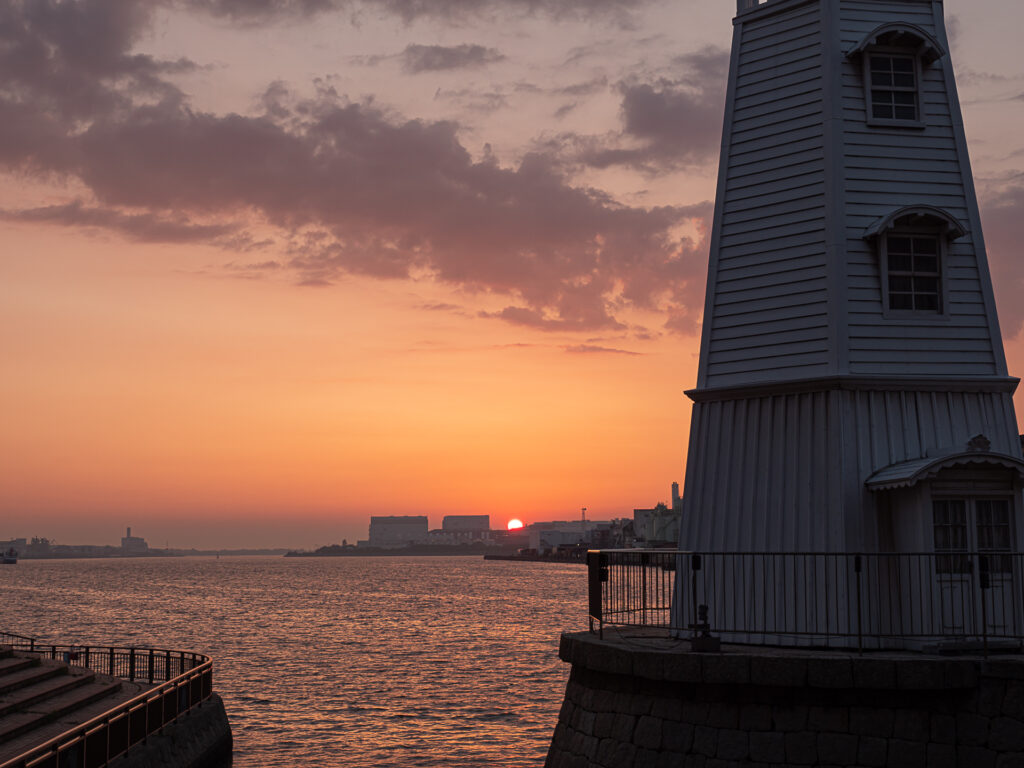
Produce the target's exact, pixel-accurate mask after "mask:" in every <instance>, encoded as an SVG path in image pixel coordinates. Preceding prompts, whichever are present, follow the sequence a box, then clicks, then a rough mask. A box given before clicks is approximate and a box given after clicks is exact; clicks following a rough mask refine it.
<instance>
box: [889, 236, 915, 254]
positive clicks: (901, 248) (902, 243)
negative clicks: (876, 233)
mask: <svg viewBox="0 0 1024 768" xmlns="http://www.w3.org/2000/svg"><path fill="white" fill-rule="evenodd" d="M888 242H889V255H890V256H892V255H893V254H894V253H910V252H911V242H912V241H911V239H910V238H909V237H897V236H895V235H889V240H888Z"/></svg>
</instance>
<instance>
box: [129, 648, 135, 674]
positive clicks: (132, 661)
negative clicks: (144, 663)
mask: <svg viewBox="0 0 1024 768" xmlns="http://www.w3.org/2000/svg"><path fill="white" fill-rule="evenodd" d="M128 679H129V680H132V681H134V680H135V648H134V647H133V648H129V649H128Z"/></svg>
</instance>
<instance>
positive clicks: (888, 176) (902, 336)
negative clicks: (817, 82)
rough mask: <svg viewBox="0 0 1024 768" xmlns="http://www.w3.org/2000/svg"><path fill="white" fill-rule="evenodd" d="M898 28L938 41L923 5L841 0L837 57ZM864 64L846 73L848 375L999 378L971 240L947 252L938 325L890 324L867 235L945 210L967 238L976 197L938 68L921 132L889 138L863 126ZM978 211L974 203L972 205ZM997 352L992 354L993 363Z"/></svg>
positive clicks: (927, 90) (896, 320)
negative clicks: (899, 212) (925, 211)
mask: <svg viewBox="0 0 1024 768" xmlns="http://www.w3.org/2000/svg"><path fill="white" fill-rule="evenodd" d="M895 21H903V22H908V23H911V24H915V25H917V26H918V27H920V28H922V29H924V30H925V31H927V32H929V33H930V34H932V35H934V36H936V37H939V38H940V39H941V37H942V35H941V30H936V29H935V22H934V17H933V13H932V7H931V5H930V4H929V3H910V2H899V0H877V1H872V0H841V2H840V35H841V45H840V48H841V50H843V51H848V50H850V49H851V48H853V47H855V46H856V45H857V44H858V43H859V42H860V41H861V40H862V39H863V37H864V36H865V35H867V34H868V33H869V32H871V30H873V29H875V28H876V27H877V26H878V25H880V24H884V23H888V22H895ZM863 80H864V77H863V72H862V69H861V62H860V59H859V58H858V59H855V60H844V61H843V63H842V83H843V86H842V88H843V94H842V99H843V118H844V121H843V122H844V129H843V135H844V141H843V150H844V158H843V159H844V163H843V173H844V175H845V188H846V192H847V194H846V198H847V204H846V211H845V215H846V219H845V220H846V238H847V240H846V243H847V261H846V280H847V286H848V294H847V311H848V318H849V358H848V360H849V363H848V365H849V372H850V373H856V374H879V375H938V374H945V375H966V376H972V375H993V374H998V373H999V370H998V367H997V360H998V359H1000V358H1001V356H1002V353H1001V341H1000V340H999V338H998V336H997V334H995V333H994V329H993V328H990V327H989V322H988V315H989V309H990V308H989V307H987V306H986V299H985V291H984V290H983V285H982V282H981V281H982V279H984V278H983V276H982V273H981V272H980V271H979V268H978V259H979V258H982V259H983V258H984V254H983V253H978V252H977V251H978V249H977V247H976V243H975V239H974V238H973V237H972V235H971V233H970V232H968V234H967V235H966V236H964V237H962V238H959V239H958V240H956V241H954V242H953V243H952V244H951V247H950V252H949V254H948V259H947V261H946V263H945V265H944V270H943V281H944V283H945V289H946V304H947V306H946V308H945V309H946V311H945V313H944V314H943V316H942V317H938V318H937V317H935V316H931V317H929V316H928V315H922V316H920V317H916V318H914V317H909V318H908V317H906V316H904V317H894V316H888V317H887V316H886V315H887V312H886V308H885V307H883V304H882V302H883V296H882V281H883V280H885V279H886V277H885V275H883V274H881V268H880V263H879V258H878V253H877V247H876V244H875V243H872V242H867V241H865V240H864V239H863V233H864V230H865V229H866V228H867V227H868V226H869V225H870V224H871V223H872V222H874V221H875V220H877V219H878V218H880V217H882V216H885V215H887V214H888V213H890V212H891V211H892V210H894V209H896V208H899V207H901V206H904V205H915V204H920V205H934V206H936V207H939V208H943V209H945V210H947V211H949V213H951V214H952V215H953V216H955V217H956V218H957V219H958V220H959V221H961V222H963V224H964V226H965V228H967V229H970V226H969V221H970V217H969V209H970V205H971V204H972V201H970V200H969V199H968V195H970V194H972V192H971V190H970V188H969V186H968V185H965V183H964V178H963V176H962V165H961V163H960V158H959V156H958V148H957V147H958V145H957V136H956V131H957V130H961V129H958V128H957V127H956V125H955V121H954V119H953V116H952V115H951V114H950V99H949V94H948V93H947V87H948V84H947V83H946V81H945V75H944V73H943V68H942V66H941V63H940V62H935V63H933V64H932V65H931V66H928V67H926V68H925V69H924V71H923V78H922V90H923V101H924V103H923V114H924V118H925V123H926V127H925V128H923V129H915V128H885V127H879V126H869V125H867V123H866V119H867V111H866V99H865V87H864V82H863ZM974 204H975V205H976V203H974ZM996 352H998V354H996Z"/></svg>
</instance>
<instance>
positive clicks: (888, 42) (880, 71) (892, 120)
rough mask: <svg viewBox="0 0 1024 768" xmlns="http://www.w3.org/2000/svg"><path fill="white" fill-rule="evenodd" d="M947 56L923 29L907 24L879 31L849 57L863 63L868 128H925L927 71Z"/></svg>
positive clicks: (866, 39)
mask: <svg viewBox="0 0 1024 768" xmlns="http://www.w3.org/2000/svg"><path fill="white" fill-rule="evenodd" d="M945 53H946V52H945V50H944V49H943V48H942V46H941V45H939V43H938V41H936V40H935V38H933V37H932V36H931V35H929V34H928V33H927V32H925V31H924V30H923V29H921V28H920V27H917V26H915V25H913V24H904V23H892V24H882V25H881V26H879V27H876V28H875V29H874V30H872V31H871V33H870V34H868V35H867V36H866V37H865V38H864V39H863V40H861V41H860V43H859V44H858V45H857V46H855V47H854V48H853V49H852V50H851V51H850V52H849V53H847V58H851V59H855V58H857V57H859V58H860V59H861V61H862V66H863V72H864V100H865V106H866V108H867V122H868V125H883V126H897V127H907V128H920V127H923V126H924V124H925V121H924V109H923V98H922V89H921V80H922V76H923V73H924V69H925V68H926V67H928V66H931V64H932V63H933V62H934V61H935V60H936V59H938V58H940V57H942V56H944V55H945Z"/></svg>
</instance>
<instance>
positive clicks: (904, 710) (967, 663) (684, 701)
mask: <svg viewBox="0 0 1024 768" xmlns="http://www.w3.org/2000/svg"><path fill="white" fill-rule="evenodd" d="M611 635H612V633H610V632H609V631H608V630H607V629H606V630H605V637H606V639H605V640H599V639H598V638H597V636H596V635H591V634H589V633H585V632H584V633H579V634H572V635H563V636H562V642H561V647H560V649H559V654H560V656H561V658H562V659H563V660H564V661H567V662H570V663H571V664H572V672H571V674H570V678H569V683H568V686H567V688H566V694H565V701H564V703H563V705H562V711H561V713H560V715H559V719H558V726H557V727H556V729H555V734H554V737H553V739H552V742H551V749H550V751H549V752H548V758H547V762H546V766H547V767H548V768H590V767H592V766H593V767H600V768H633V767H635V768H669V767H671V768H677V767H681V766H696V767H697V768H712V767H713V766H714V767H715V768H726V766H793V765H828V766H876V767H878V768H881V767H883V766H886V767H887V766H893V767H896V766H899V767H900V768H913V767H914V766H920V767H921V768H925V767H926V766H927V768H931V767H932V766H938V767H945V766H949V768H955V766H969V767H970V768H1010V766H1024V657H1021V656H1012V657H1003V656H1000V657H992V658H990V659H989V660H984V659H981V658H977V657H968V658H964V657H959V658H949V657H941V656H926V655H923V654H918V653H887V652H874V653H869V654H865V655H863V656H858V655H857V654H856V653H847V652H844V651H830V650H807V649H799V650H797V649H793V650H790V649H775V648H765V647H755V646H737V645H726V646H723V652H722V653H720V654H706V653H693V652H691V651H690V650H689V643H688V642H687V641H673V640H667V639H661V640H656V639H654V638H650V637H645V636H642V635H636V634H634V635H630V636H624V635H619V636H617V637H615V638H612V637H611Z"/></svg>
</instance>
